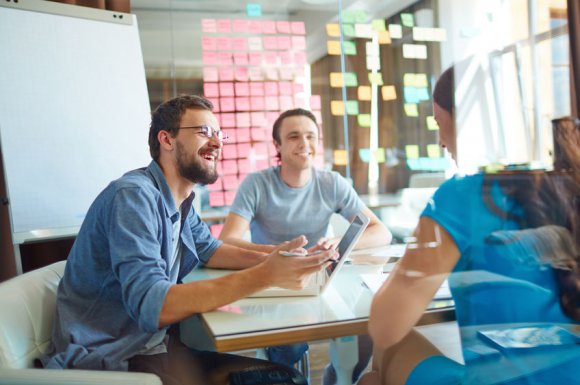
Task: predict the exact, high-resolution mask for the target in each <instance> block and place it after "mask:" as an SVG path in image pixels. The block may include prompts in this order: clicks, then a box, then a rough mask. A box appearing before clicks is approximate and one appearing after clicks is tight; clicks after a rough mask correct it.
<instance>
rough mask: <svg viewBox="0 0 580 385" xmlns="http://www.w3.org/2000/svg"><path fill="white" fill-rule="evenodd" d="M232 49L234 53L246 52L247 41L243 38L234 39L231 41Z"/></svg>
mask: <svg viewBox="0 0 580 385" xmlns="http://www.w3.org/2000/svg"><path fill="white" fill-rule="evenodd" d="M232 49H233V50H234V51H247V50H248V39H246V38H245V37H234V38H233V39H232Z"/></svg>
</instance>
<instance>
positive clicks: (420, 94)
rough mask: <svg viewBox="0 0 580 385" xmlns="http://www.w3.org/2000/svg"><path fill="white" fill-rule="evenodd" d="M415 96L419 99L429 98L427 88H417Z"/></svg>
mask: <svg viewBox="0 0 580 385" xmlns="http://www.w3.org/2000/svg"><path fill="white" fill-rule="evenodd" d="M417 98H418V99H419V100H420V101H424V100H429V99H430V97H429V90H428V89H427V88H423V87H422V88H417Z"/></svg>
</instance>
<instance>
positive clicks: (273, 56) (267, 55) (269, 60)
mask: <svg viewBox="0 0 580 385" xmlns="http://www.w3.org/2000/svg"><path fill="white" fill-rule="evenodd" d="M263 58H264V62H266V64H274V65H277V64H278V54H277V53H276V52H269V51H266V52H264V55H263Z"/></svg>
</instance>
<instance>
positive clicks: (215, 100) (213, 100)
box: [207, 97, 220, 121]
mask: <svg viewBox="0 0 580 385" xmlns="http://www.w3.org/2000/svg"><path fill="white" fill-rule="evenodd" d="M207 99H208V100H209V101H210V102H211V104H212V105H213V112H214V115H215V116H216V119H217V120H218V121H219V114H216V112H220V99H219V98H218V97H213V98H207Z"/></svg>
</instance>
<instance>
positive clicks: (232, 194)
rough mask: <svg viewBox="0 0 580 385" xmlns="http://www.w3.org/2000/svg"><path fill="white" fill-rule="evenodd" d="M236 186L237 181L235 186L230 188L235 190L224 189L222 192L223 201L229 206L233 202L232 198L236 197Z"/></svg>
mask: <svg viewBox="0 0 580 385" xmlns="http://www.w3.org/2000/svg"><path fill="white" fill-rule="evenodd" d="M238 186H239V183H237V184H236V186H235V187H232V189H233V190H235V191H226V192H225V193H224V203H225V204H226V206H231V205H232V204H234V199H236V192H237V190H238Z"/></svg>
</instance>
